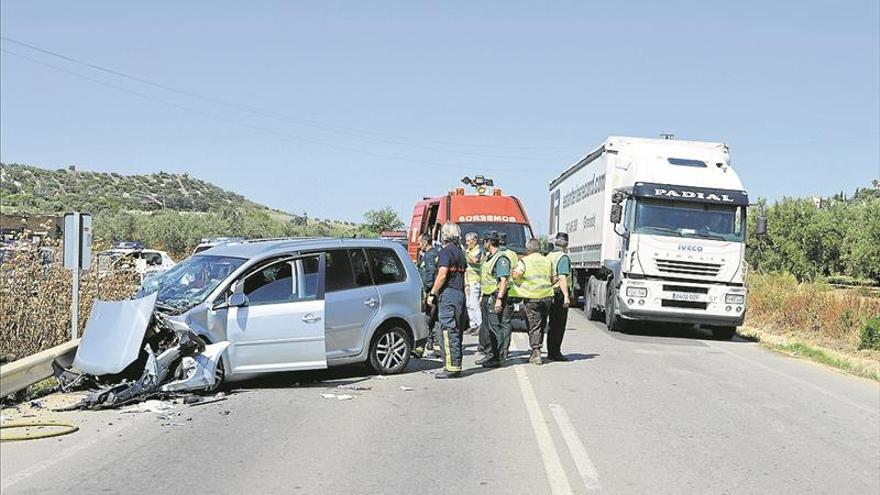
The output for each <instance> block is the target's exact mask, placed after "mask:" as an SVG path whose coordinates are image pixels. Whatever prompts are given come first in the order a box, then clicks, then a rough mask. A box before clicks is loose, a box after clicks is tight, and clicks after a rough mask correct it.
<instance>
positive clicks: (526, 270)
mask: <svg viewBox="0 0 880 495" xmlns="http://www.w3.org/2000/svg"><path fill="white" fill-rule="evenodd" d="M513 280H514V284H515V286H516V293H517V295H518V296H519V297H520V298H522V300H523V303H524V304H525V310H526V320H527V321H528V323H529V346H530V347H531V348H532V354H531V355H530V356H529V362H530V363H532V364H541V346H543V345H544V325H546V324H547V312H548V311H549V309H550V301H551V300H552V299H553V267H552V265H551V263H550V260H548V259H547V257H545V256H544V255H543V254H541V242H540V241H539V240H538V239H529V242H527V243H526V255H525V256H524V257H523V258H522V259H521V260H519V263H517V265H516V268H514V269H513Z"/></svg>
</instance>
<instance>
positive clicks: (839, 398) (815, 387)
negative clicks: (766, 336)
mask: <svg viewBox="0 0 880 495" xmlns="http://www.w3.org/2000/svg"><path fill="white" fill-rule="evenodd" d="M702 342H705V343H706V344H709V346H711V347H713V348H715V349H718V350H720V351H723V352H725V353H726V354H728V355H730V356H733V357H735V358H737V359H739V360H741V361H745V362H747V363H749V364H750V365H752V366H757V367H759V368H761V369H763V370H765V371H769V372H771V373H773V374H776V375H779V376H781V377H784V378H788V379H789V380H791V381H793V382H795V383H799V384H801V385H803V386H805V387H808V388H811V389H813V390H815V391H816V392H819V393H822V394H825V395H827V396H828V397H831V398H832V399H835V400H837V401H839V402H843V403H844V404H849V405H850V406H852V407H855V408H858V409H861V410H862V411H866V412H869V413H871V414H872V415H874V416H877V415H878V414H880V411H878V410H877V409H873V408H871V407H869V406H866V405H864V404H860V403H858V402H856V401H854V400H852V399H849V398H847V397H844V396H842V395H840V394H836V393H834V392H832V391H830V390H827V389H825V388H822V387H820V386H818V385H814V384H812V383H810V382H808V381H806V380H803V379H801V378H798V377H796V376H792V375H789V374H788V373H785V372H782V371H779V370H776V369H773V368H771V367H770V366H767V365H766V364H764V363H760V362H758V361H755V360H754V359H749V358H747V357H745V356H741V355H739V354H737V353H735V352H733V351H731V350H728V349H725V348H724V346H723V345H719V344H714V343H712V342H710V341H708V340H704V341H702Z"/></svg>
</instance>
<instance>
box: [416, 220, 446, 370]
mask: <svg viewBox="0 0 880 495" xmlns="http://www.w3.org/2000/svg"><path fill="white" fill-rule="evenodd" d="M437 261H438V255H437V250H436V249H434V245H433V243H432V242H431V236H430V235H429V234H422V235H421V236H419V257H418V261H417V263H416V267H417V268H418V269H419V276H420V277H421V278H422V290H424V294H423V295H424V296H427V295H428V294H430V293H431V289H432V288H433V287H434V280H435V279H436V278H437ZM425 319H426V320H428V340H426V341H425V347H417V348H415V349H414V350H413V354H415V356H416V357H422V356H424V354H425V353H426V352H431V351H433V352H434V355H435V357H439V352H438V351H437V348H436V347H435V338H436V335H435V334H436V328H435V327H436V326H437V305H436V304H435V305H433V306H427V305H426V307H425ZM439 341H440V339H439V338H436V342H439Z"/></svg>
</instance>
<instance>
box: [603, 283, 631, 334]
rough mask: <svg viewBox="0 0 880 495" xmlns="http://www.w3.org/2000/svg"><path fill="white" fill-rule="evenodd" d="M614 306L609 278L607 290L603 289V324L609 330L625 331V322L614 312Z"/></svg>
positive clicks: (612, 290)
mask: <svg viewBox="0 0 880 495" xmlns="http://www.w3.org/2000/svg"><path fill="white" fill-rule="evenodd" d="M614 306H615V304H614V288H613V287H612V286H611V280H609V281H608V290H606V291H605V326H606V327H607V328H608V331H609V332H625V331H626V322H625V321H623V319H622V318H620V317H618V316H617V315H616V314H614Z"/></svg>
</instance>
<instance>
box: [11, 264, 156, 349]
mask: <svg viewBox="0 0 880 495" xmlns="http://www.w3.org/2000/svg"><path fill="white" fill-rule="evenodd" d="M92 266H97V265H96V264H94V263H93V265H92ZM138 281H139V279H138V276H137V275H136V274H135V273H132V272H129V273H111V274H109V275H106V276H99V275H98V273H97V270H94V269H93V270H91V271H89V272H85V273H83V275H82V278H81V279H80V298H79V314H80V318H79V334H80V335H82V331H83V328H84V327H85V323H86V321H87V320H88V317H89V310H90V309H91V307H92V302H93V301H94V300H95V299H103V300H120V299H128V298H130V297H131V296H132V295H133V294H134V292H135V291H136V290H137V287H138ZM70 304H71V272H70V271H69V270H66V269H64V268H63V267H62V266H61V264H60V263H53V264H52V265H51V266H44V265H43V264H42V263H41V262H40V258H39V256H38V253H37V252H35V251H19V252H14V253H9V254H7V257H6V258H5V259H4V260H3V263H2V264H0V355H4V356H7V357H16V358H21V357H24V356H28V355H31V354H34V353H36V352H39V351H42V350H45V349H48V348H50V347H53V346H56V345H58V344H62V343H64V342H66V341H67V340H70Z"/></svg>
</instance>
